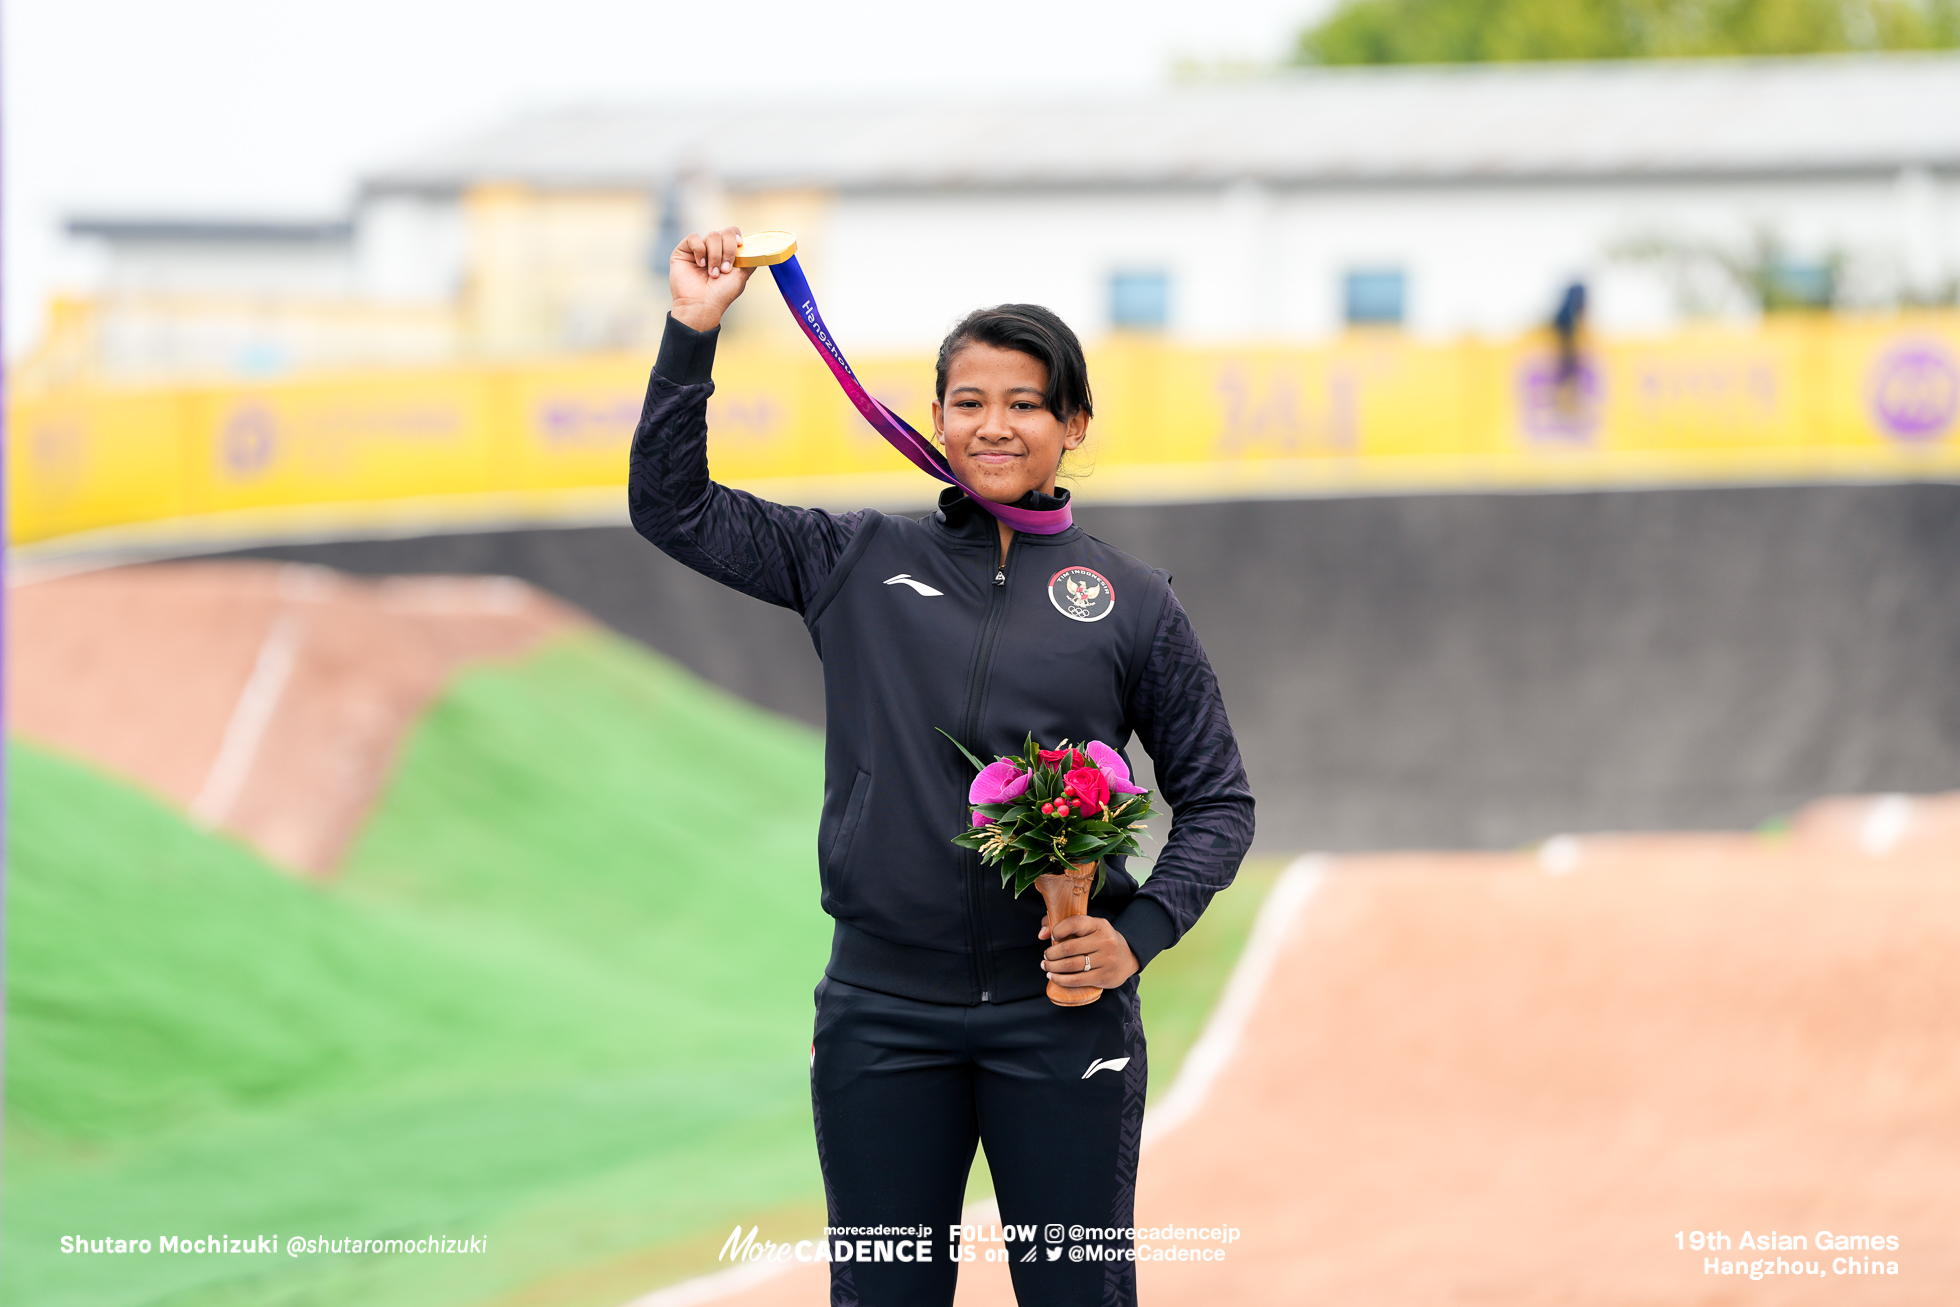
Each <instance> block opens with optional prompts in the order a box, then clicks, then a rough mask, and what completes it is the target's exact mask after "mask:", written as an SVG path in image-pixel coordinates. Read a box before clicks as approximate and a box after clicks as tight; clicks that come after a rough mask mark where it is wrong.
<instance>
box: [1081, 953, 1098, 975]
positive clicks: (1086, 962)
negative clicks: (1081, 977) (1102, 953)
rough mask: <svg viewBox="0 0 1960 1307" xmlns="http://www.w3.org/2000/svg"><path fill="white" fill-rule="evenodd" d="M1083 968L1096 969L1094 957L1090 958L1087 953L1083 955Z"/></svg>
mask: <svg viewBox="0 0 1960 1307" xmlns="http://www.w3.org/2000/svg"><path fill="white" fill-rule="evenodd" d="M1082 969H1083V970H1084V971H1094V970H1095V969H1096V964H1095V961H1094V959H1092V958H1090V956H1089V955H1088V954H1086V953H1085V954H1083V955H1082Z"/></svg>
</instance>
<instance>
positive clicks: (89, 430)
mask: <svg viewBox="0 0 1960 1307" xmlns="http://www.w3.org/2000/svg"><path fill="white" fill-rule="evenodd" d="M650 362H651V360H649V359H647V358H645V357H643V356H630V357H629V356H605V357H590V358H571V359H553V360H544V361H538V362H533V363H526V364H502V363H499V364H481V365H474V366H458V367H453V368H446V369H440V370H426V371H394V372H386V373H368V374H348V375H343V376H324V375H322V376H307V377H296V378H292V379H288V380H280V381H267V382H260V383H253V384H238V385H228V386H214V385H202V386H188V385H187V386H183V387H177V388H168V389H151V390H142V391H135V390H128V391H116V390H106V389H104V390H86V391H78V392H75V393H62V394H59V395H49V396H28V397H21V398H18V399H15V400H14V401H13V402H12V403H11V404H10V406H9V409H8V414H7V417H8V436H9V438H8V450H7V473H8V496H9V499H8V503H9V512H10V519H9V536H10V540H11V541H12V542H13V543H15V544H27V543H32V542H37V541H58V540H62V539H64V538H69V537H82V536H90V535H99V534H101V533H104V532H108V533H110V534H111V535H113V534H114V532H115V531H116V530H118V529H123V528H139V527H141V526H142V525H143V524H176V525H177V526H184V525H185V524H191V526H186V527H185V529H186V530H189V529H191V527H194V526H195V524H197V523H199V522H206V521H218V520H222V519H226V518H227V517H228V516H236V515H240V514H245V515H249V516H250V520H251V521H253V522H255V523H258V524H260V526H261V527H263V526H264V525H265V524H266V523H272V522H276V521H277V520H278V516H279V514H281V513H283V512H292V513H302V512H303V513H304V514H305V515H307V516H308V518H309V520H312V521H331V520H333V519H334V517H335V514H340V515H341V516H342V517H346V518H349V519H350V520H351V519H353V518H360V517H361V516H362V514H363V513H366V514H368V515H369V516H371V515H372V513H373V512H374V511H378V508H377V506H385V505H387V504H389V503H398V504H401V505H404V506H407V507H404V508H403V510H402V511H403V512H406V513H408V514H410V515H411V516H412V515H413V514H415V513H429V514H434V515H436V516H438V517H440V516H443V515H444V514H446V513H449V511H450V510H449V509H447V508H444V507H443V505H452V506H464V508H459V509H457V510H456V511H458V512H463V513H464V515H465V516H467V512H466V508H467V505H469V504H472V503H478V502H481V503H486V504H487V503H496V504H499V505H503V506H504V511H508V512H517V513H518V514H519V515H520V516H521V515H522V513H524V512H535V513H541V514H543V515H545V516H549V515H550V513H551V512H552V511H554V510H553V509H552V508H551V507H550V506H551V505H552V504H554V503H562V502H567V501H565V500H564V498H563V497H564V496H565V495H568V494H569V495H573V496H575V497H582V498H579V499H578V502H579V503H581V504H586V505H591V504H604V505H613V504H614V502H615V501H614V499H613V497H612V492H614V491H617V489H618V488H619V487H621V486H623V485H624V483H625V479H626V464H627V451H628V448H629V446H630V443H631V440H632V434H633V428H634V425H635V423H636V421H637V419H638V417H639V412H640V405H641V401H642V399H643V396H644V392H645V388H646V380H647V372H648V368H649V365H650ZM860 375H861V377H862V379H863V380H864V382H865V384H866V386H867V388H868V389H870V390H871V391H872V393H874V394H876V395H877V396H878V397H879V398H880V399H882V400H884V401H885V402H886V403H887V404H889V405H890V406H891V407H892V408H893V409H895V410H896V411H898V412H899V413H901V414H903V415H904V416H905V417H906V418H907V419H908V420H909V421H911V422H912V423H913V424H914V425H915V426H918V427H919V428H920V429H921V430H925V429H928V428H929V425H930V408H931V403H932V384H933V369H932V360H931V359H930V358H927V357H923V356H921V357H904V358H879V359H872V360H869V361H867V362H865V363H864V364H863V365H862V367H861V368H860ZM1090 375H1091V378H1092V381H1093V386H1094V391H1095V399H1096V420H1095V422H1094V424H1093V425H1092V428H1091V438H1090V443H1089V446H1088V447H1087V449H1086V450H1085V451H1084V457H1083V458H1082V459H1080V460H1078V462H1080V463H1082V464H1083V465H1084V470H1085V471H1086V474H1087V476H1086V480H1083V481H1081V482H1080V483H1079V484H1080V487H1081V492H1082V493H1083V494H1084V495H1085V496H1086V497H1087V498H1089V499H1092V500H1093V499H1096V498H1102V499H1105V500H1108V501H1112V502H1113V501H1118V500H1132V501H1133V500H1139V499H1144V500H1150V499H1158V500H1171V499H1180V498H1221V497H1223V498H1232V497H1243V496H1270V495H1288V494H1324V493H1353V492H1371V491H1385V490H1396V489H1411V490H1418V489H1419V490H1451V489H1456V490H1475V489H1528V488H1533V487H1584V486H1595V485H1596V486H1619V485H1633V484H1692V483H1699V482H1707V483H1734V482H1742V481H1751V480H1832V479H1944V478H1950V477H1954V476H1956V475H1960V314H1955V313H1952V312H1928V313H1921V314H1913V315H1898V316H1891V317H1886V318H1870V319H1863V318H1855V317H1843V316H1830V315H1816V316H1805V315H1788V316H1778V317H1772V318H1769V319H1766V320H1765V321H1764V323H1763V324H1762V325H1761V326H1760V327H1757V328H1753V329H1735V328H1730V329H1723V328H1716V327H1698V328H1695V329H1692V330H1686V331H1682V332H1680V333H1677V334H1674V335H1670V336H1666V337H1656V338H1652V339H1623V340H1610V341H1603V342H1591V343H1588V344H1585V345H1583V346H1582V348H1581V349H1580V350H1579V351H1578V352H1577V353H1576V354H1575V355H1573V356H1571V357H1569V358H1565V359H1561V358H1560V356H1559V355H1558V353H1557V351H1556V349H1555V348H1554V345H1553V342H1551V341H1550V340H1549V339H1548V338H1544V337H1532V338H1523V339H1518V340H1512V341H1503V342H1487V341H1461V342H1453V343H1434V342H1427V341H1419V340H1413V339H1410V338H1408V337H1406V336H1403V335H1401V334H1399V333H1395V332H1386V331H1384V332H1369V331H1361V332H1355V333H1352V334H1350V335H1348V336H1345V337H1342V338H1340V339H1338V340H1335V341H1333V342H1330V343H1327V344H1324V345H1315V346H1290V345H1278V344H1252V345H1247V346H1242V347H1227V346H1219V347H1196V346H1188V345H1179V344H1173V343H1169V342H1165V341H1159V340H1150V339H1117V340H1112V341H1110V342H1108V343H1106V344H1104V345H1103V346H1101V347H1100V348H1098V349H1096V350H1093V351H1091V354H1090ZM715 381H716V388H715V393H714V396H713V397H712V399H711V400H710V401H709V407H708V416H709V424H710V433H711V434H710V441H709V454H710V459H711V462H712V465H713V468H714V473H715V475H716V477H717V478H718V479H720V480H723V481H726V482H729V483H732V484H736V485H748V486H753V487H756V488H758V489H760V490H763V491H765V492H768V491H777V492H782V493H785V494H794V495H798V496H801V497H803V498H804V499H805V500H806V502H807V501H809V500H818V501H822V502H829V503H846V502H851V501H852V500H853V497H854V496H855V497H863V496H866V495H869V496H871V497H872V498H873V499H876V498H881V497H882V498H886V499H890V498H892V497H893V496H898V497H901V498H904V499H905V500H906V501H907V502H918V503H923V502H925V501H926V500H927V499H928V498H929V496H930V495H931V494H932V493H933V492H934V491H935V489H936V486H935V485H933V484H931V483H929V482H927V481H926V480H925V479H924V478H923V477H921V476H920V475H919V474H918V473H916V472H915V471H913V470H912V469H911V468H910V467H909V466H908V465H906V464H905V463H904V462H903V461H902V460H901V459H900V458H899V456H898V455H897V454H896V453H895V452H893V451H892V450H890V449H889V448H888V447H886V445H885V444H884V442H883V441H882V440H881V439H879V437H878V436H877V435H876V433H874V432H873V431H872V430H871V429H870V428H869V427H868V426H866V425H865V424H864V423H863V422H862V421H861V420H860V419H859V418H858V417H857V415H856V413H855V412H854V411H853V410H852V408H851V407H850V404H849V402H848V401H846V400H845V399H844V397H843V396H842V395H841V394H840V393H839V392H838V390H837V387H836V385H835V384H834V383H833V382H832V380H831V378H830V376H829V374H828V372H827V371H826V370H825V368H824V367H823V365H822V364H821V362H819V361H818V360H817V358H816V357H815V356H814V355H813V354H810V353H807V352H803V351H794V352H787V353H785V352H783V351H782V350H781V349H780V347H777V348H771V349H745V348H743V347H742V346H741V345H740V343H739V342H735V343H731V344H729V345H727V346H725V347H724V349H723V352H722V357H721V358H720V360H719V361H718V363H717V366H716V377H715ZM553 496H558V498H557V499H554V498H553ZM511 505H518V506H519V507H518V508H515V509H513V508H511V507H510V506H511ZM527 505H528V507H524V506H527ZM617 511H618V513H619V514H623V497H621V498H620V500H619V501H618V505H617Z"/></svg>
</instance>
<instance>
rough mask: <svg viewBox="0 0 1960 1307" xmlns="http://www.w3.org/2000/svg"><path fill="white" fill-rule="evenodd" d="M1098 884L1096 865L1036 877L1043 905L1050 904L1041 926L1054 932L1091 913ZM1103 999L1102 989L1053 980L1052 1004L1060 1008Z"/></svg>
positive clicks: (1076, 866) (1082, 864)
mask: <svg viewBox="0 0 1960 1307" xmlns="http://www.w3.org/2000/svg"><path fill="white" fill-rule="evenodd" d="M1095 885H1096V864H1095V863H1093V862H1082V863H1077V864H1076V865H1075V866H1074V867H1072V868H1070V869H1069V870H1068V871H1066V872H1055V873H1053V874H1051V875H1047V876H1036V877H1035V878H1034V887H1035V888H1036V889H1038V890H1040V891H1041V899H1042V902H1044V903H1046V904H1047V905H1048V915H1047V916H1045V917H1043V918H1042V920H1041V924H1042V925H1044V926H1046V927H1048V928H1049V929H1050V930H1053V929H1054V928H1055V927H1056V926H1057V925H1059V924H1060V923H1061V922H1063V921H1065V920H1067V919H1068V918H1070V917H1079V916H1082V915H1083V914H1084V913H1086V912H1088V911H1089V891H1090V890H1092V889H1094V888H1095ZM1101 997H1102V990H1100V989H1098V988H1097V987H1096V986H1094V985H1081V986H1076V987H1073V988H1071V987H1069V986H1066V985H1058V984H1056V983H1055V982H1054V980H1053V979H1052V978H1051V979H1050V980H1049V982H1048V1001H1049V1002H1050V1003H1054V1004H1056V1005H1058V1006H1060V1007H1082V1006H1084V1005H1085V1004H1089V1003H1093V1002H1095V1001H1096V1000H1097V999H1099V998H1101Z"/></svg>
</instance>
